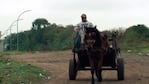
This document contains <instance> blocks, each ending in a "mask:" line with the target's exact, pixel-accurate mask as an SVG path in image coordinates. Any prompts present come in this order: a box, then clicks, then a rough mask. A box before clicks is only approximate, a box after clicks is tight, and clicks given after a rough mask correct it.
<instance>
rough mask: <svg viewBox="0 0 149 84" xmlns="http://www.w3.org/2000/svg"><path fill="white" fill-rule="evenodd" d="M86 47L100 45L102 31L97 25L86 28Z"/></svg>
mask: <svg viewBox="0 0 149 84" xmlns="http://www.w3.org/2000/svg"><path fill="white" fill-rule="evenodd" d="M84 44H85V48H88V49H89V48H94V47H99V46H100V44H101V40H100V33H99V31H98V30H97V29H96V26H95V27H86V28H85V38H84Z"/></svg>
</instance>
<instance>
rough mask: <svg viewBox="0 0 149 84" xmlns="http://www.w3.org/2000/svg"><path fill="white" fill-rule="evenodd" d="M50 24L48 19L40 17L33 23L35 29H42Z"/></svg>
mask: <svg viewBox="0 0 149 84" xmlns="http://www.w3.org/2000/svg"><path fill="white" fill-rule="evenodd" d="M48 25H49V22H48V20H46V19H44V18H38V19H36V20H35V21H34V22H33V23H32V28H33V29H35V30H38V29H41V28H45V27H47V26H48Z"/></svg>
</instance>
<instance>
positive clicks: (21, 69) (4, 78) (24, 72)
mask: <svg viewBox="0 0 149 84" xmlns="http://www.w3.org/2000/svg"><path fill="white" fill-rule="evenodd" d="M49 75H50V74H49V73H48V72H46V71H45V70H42V69H40V68H37V67H35V66H32V65H28V64H23V63H18V62H13V61H6V60H0V84H21V82H23V83H25V84H31V83H35V82H37V81H41V80H47V79H49Z"/></svg>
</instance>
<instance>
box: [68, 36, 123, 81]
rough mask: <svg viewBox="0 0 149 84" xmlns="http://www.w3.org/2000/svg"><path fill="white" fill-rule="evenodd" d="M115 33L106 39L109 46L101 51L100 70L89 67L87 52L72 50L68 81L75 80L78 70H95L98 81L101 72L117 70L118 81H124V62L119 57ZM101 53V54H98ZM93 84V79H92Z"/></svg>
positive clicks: (100, 77)
mask: <svg viewBox="0 0 149 84" xmlns="http://www.w3.org/2000/svg"><path fill="white" fill-rule="evenodd" d="M116 36H117V35H116V33H113V34H112V38H111V39H108V42H111V45H110V46H108V47H107V48H106V49H104V50H103V53H104V54H103V61H102V66H101V68H100V69H95V67H91V63H90V58H89V56H88V55H89V54H87V53H88V51H86V50H83V51H75V50H73V59H70V61H69V79H70V80H75V79H76V76H77V72H78V71H79V70H92V69H95V72H96V77H97V79H98V80H99V81H101V80H102V74H101V73H102V70H117V76H118V80H124V60H123V58H121V57H120V49H119V48H118V47H117V38H116ZM98 53H101V52H98ZM92 84H94V78H92Z"/></svg>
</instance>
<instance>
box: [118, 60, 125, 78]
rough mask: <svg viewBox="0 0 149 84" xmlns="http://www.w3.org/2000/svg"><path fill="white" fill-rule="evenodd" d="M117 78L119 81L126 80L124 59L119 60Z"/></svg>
mask: <svg viewBox="0 0 149 84" xmlns="http://www.w3.org/2000/svg"><path fill="white" fill-rule="evenodd" d="M117 76H118V80H124V60H123V58H118V59H117Z"/></svg>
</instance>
